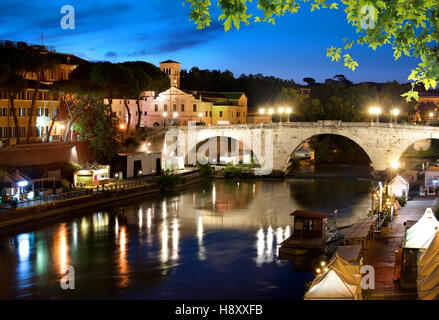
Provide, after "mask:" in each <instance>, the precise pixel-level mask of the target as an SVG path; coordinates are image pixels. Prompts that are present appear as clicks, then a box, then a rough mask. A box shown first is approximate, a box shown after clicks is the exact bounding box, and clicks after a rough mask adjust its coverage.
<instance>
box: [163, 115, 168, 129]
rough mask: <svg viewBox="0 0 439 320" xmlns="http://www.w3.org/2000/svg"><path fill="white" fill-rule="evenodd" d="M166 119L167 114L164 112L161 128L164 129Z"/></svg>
mask: <svg viewBox="0 0 439 320" xmlns="http://www.w3.org/2000/svg"><path fill="white" fill-rule="evenodd" d="M167 117H168V113H167V112H166V111H165V112H163V126H164V127H166V118H167Z"/></svg>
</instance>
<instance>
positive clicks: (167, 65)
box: [160, 60, 180, 88]
mask: <svg viewBox="0 0 439 320" xmlns="http://www.w3.org/2000/svg"><path fill="white" fill-rule="evenodd" d="M160 70H161V71H163V72H164V73H166V74H167V75H168V76H169V80H170V83H171V87H175V88H180V62H177V61H173V60H166V61H162V62H160Z"/></svg>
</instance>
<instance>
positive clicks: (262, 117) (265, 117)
mask: <svg viewBox="0 0 439 320" xmlns="http://www.w3.org/2000/svg"><path fill="white" fill-rule="evenodd" d="M270 122H271V115H269V114H268V113H264V114H260V113H259V112H251V113H249V114H248V116H247V123H270Z"/></svg>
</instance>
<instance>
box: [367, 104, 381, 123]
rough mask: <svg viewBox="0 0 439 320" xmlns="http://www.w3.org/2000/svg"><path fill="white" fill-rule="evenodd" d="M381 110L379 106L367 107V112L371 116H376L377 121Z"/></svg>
mask: <svg viewBox="0 0 439 320" xmlns="http://www.w3.org/2000/svg"><path fill="white" fill-rule="evenodd" d="M381 112H382V110H381V108H380V107H370V108H369V114H370V115H372V116H377V122H379V115H380V114H381Z"/></svg>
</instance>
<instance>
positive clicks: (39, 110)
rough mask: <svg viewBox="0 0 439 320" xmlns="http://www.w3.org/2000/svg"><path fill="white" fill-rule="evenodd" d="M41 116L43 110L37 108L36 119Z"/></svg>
mask: <svg viewBox="0 0 439 320" xmlns="http://www.w3.org/2000/svg"><path fill="white" fill-rule="evenodd" d="M42 115H43V108H37V117H41V116H42Z"/></svg>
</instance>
